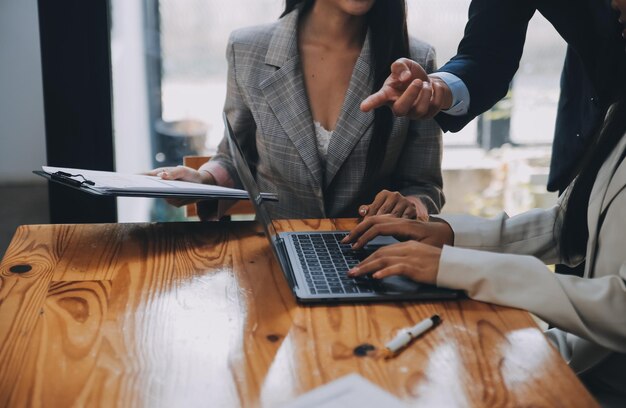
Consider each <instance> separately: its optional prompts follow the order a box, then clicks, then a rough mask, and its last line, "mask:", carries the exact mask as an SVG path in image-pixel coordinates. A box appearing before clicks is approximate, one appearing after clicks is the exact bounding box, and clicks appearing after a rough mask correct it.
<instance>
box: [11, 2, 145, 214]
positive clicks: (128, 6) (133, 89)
mask: <svg viewBox="0 0 626 408" xmlns="http://www.w3.org/2000/svg"><path fill="white" fill-rule="evenodd" d="M0 1H2V0H0ZM111 20H112V22H111V24H112V28H111V65H112V77H113V128H114V141H115V169H116V170H117V171H119V172H122V173H141V172H145V171H147V170H150V169H151V164H152V161H151V157H150V155H151V151H150V123H149V113H148V90H147V78H146V60H145V59H146V42H145V36H144V20H143V2H142V1H139V0H112V1H111ZM151 206H152V200H151V199H145V198H144V199H142V198H118V199H117V219H118V221H119V222H141V221H149V220H150V208H151Z"/></svg>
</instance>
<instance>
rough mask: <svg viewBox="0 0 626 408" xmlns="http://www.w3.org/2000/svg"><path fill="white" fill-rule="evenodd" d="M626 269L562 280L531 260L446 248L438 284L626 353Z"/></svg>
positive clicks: (537, 261) (528, 257)
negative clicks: (517, 309) (610, 273)
mask: <svg viewBox="0 0 626 408" xmlns="http://www.w3.org/2000/svg"><path fill="white" fill-rule="evenodd" d="M624 278H626V265H622V267H621V270H620V271H615V275H612V276H605V277H602V278H598V279H586V278H579V277H575V276H567V275H559V274H555V273H553V272H551V271H550V270H549V269H547V267H546V266H545V265H543V264H542V262H541V261H540V260H538V259H536V258H534V257H531V256H520V255H511V254H496V253H489V252H483V251H475V250H470V249H462V248H455V247H448V246H446V247H444V249H443V252H442V254H441V260H440V265H439V271H438V276H437V284H438V285H440V286H443V287H448V288H453V289H460V290H464V291H466V292H467V294H468V296H469V297H471V298H472V299H475V300H480V301H483V302H489V303H494V304H499V305H504V306H510V307H515V308H519V309H524V310H528V311H530V312H532V313H534V314H536V315H537V316H539V317H540V318H542V319H543V320H545V321H547V322H548V323H551V324H553V325H554V326H556V327H558V328H560V329H562V330H565V331H567V332H570V333H573V334H575V335H577V336H580V337H582V338H585V339H588V340H590V341H592V342H594V343H596V344H599V345H601V346H603V347H606V348H609V349H611V350H615V351H618V352H626V285H625V284H624Z"/></svg>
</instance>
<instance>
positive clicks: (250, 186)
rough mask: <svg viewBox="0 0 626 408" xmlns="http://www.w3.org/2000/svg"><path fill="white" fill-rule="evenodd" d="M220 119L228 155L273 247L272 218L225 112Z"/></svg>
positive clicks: (274, 235)
mask: <svg viewBox="0 0 626 408" xmlns="http://www.w3.org/2000/svg"><path fill="white" fill-rule="evenodd" d="M222 117H223V119H224V126H226V134H227V135H228V145H229V147H230V155H231V157H232V159H233V163H234V165H235V169H237V174H238V175H239V179H240V180H241V183H242V184H243V186H244V188H245V189H246V191H247V192H248V195H249V196H250V201H252V205H253V206H254V210H255V212H256V216H257V220H258V221H259V222H260V223H261V225H262V226H263V230H264V231H265V235H267V237H268V239H269V240H270V241H271V243H272V247H273V245H274V238H275V237H276V235H277V234H276V229H275V228H274V224H272V218H271V217H270V214H269V211H268V210H267V208H266V207H265V203H264V202H263V198H262V197H261V191H260V190H259V186H258V184H257V183H256V181H255V180H254V176H253V175H252V172H251V171H250V167H249V166H248V163H247V162H246V159H245V157H244V155H243V152H242V151H241V147H240V146H239V142H237V139H236V138H235V134H234V132H233V128H232V127H231V126H230V122H229V121H228V118H227V117H226V113H225V112H224V113H222Z"/></svg>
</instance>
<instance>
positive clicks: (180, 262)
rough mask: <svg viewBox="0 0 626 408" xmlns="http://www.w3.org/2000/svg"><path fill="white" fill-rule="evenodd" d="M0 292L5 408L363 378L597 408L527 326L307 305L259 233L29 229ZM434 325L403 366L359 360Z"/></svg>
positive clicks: (267, 392)
mask: <svg viewBox="0 0 626 408" xmlns="http://www.w3.org/2000/svg"><path fill="white" fill-rule="evenodd" d="M353 222H354V221H352V220H336V221H331V220H323V221H320V220H315V221H283V222H281V223H279V226H280V228H281V229H282V230H311V229H313V230H315V229H320V228H324V229H328V228H337V229H349V228H350V227H351V226H352V225H353ZM12 271H13V272H12ZM0 279H1V280H0V285H1V286H0V407H4V406H16V407H17V406H51V407H69V406H149V407H157V406H164V407H171V406H177V407H190V406H211V407H222V406H224V407H232V406H240V405H241V406H267V407H274V406H278V405H280V404H282V403H284V402H287V401H290V400H292V399H293V398H295V397H296V396H298V395H300V394H302V393H304V392H306V391H309V390H311V389H313V388H315V387H318V386H320V385H322V384H325V383H327V382H329V381H332V380H334V379H336V378H339V377H342V376H344V375H346V374H349V373H352V372H357V373H360V374H361V375H362V376H364V377H365V378H367V379H369V380H370V381H372V382H374V383H376V384H378V385H379V386H381V387H382V388H384V389H386V390H388V391H390V392H391V393H393V394H395V395H396V396H398V397H399V398H401V399H403V400H405V401H407V402H411V405H416V406H424V407H442V406H489V407H491V406H545V407H559V406H595V402H594V401H593V399H592V397H591V396H590V395H589V393H588V392H587V391H586V390H585V388H584V387H583V386H582V385H581V383H580V382H579V381H578V379H577V378H576V376H575V375H574V373H573V372H572V371H571V370H570V369H569V368H568V367H567V366H566V364H565V363H564V362H563V360H562V359H561V358H560V357H559V355H558V353H557V351H556V350H555V349H554V348H552V347H551V346H550V345H549V344H548V342H547V341H546V339H545V338H544V337H543V335H542V333H541V332H540V330H539V329H538V328H537V327H536V325H535V324H534V322H533V320H532V319H531V317H530V316H529V315H528V313H526V312H524V311H520V310H515V309H509V308H503V307H496V306H492V305H489V304H484V303H479V302H474V301H471V300H461V301H448V302H405V303H379V304H360V305H343V306H300V305H298V304H297V303H296V302H295V301H294V298H293V297H292V294H291V292H290V290H289V288H288V286H287V284H286V282H285V280H284V278H283V275H282V273H281V272H280V269H279V268H278V266H277V263H276V262H275V260H274V259H273V256H272V255H271V252H270V249H269V247H268V244H267V241H266V239H265V237H264V236H263V234H262V233H261V230H260V228H259V226H258V225H257V224H255V223H251V222H241V223H168V224H100V225H35V226H22V227H20V228H19V229H18V230H17V232H16V234H15V236H14V238H13V241H12V243H11V245H10V246H9V248H8V250H7V253H6V255H5V257H4V259H3V261H2V264H1V265H0ZM434 313H438V314H439V315H440V316H441V317H442V318H443V323H442V324H441V326H439V327H437V328H436V329H434V330H432V331H430V332H428V333H427V334H426V335H424V336H423V337H422V338H420V339H418V340H417V341H416V342H415V343H413V344H412V345H411V346H410V347H409V348H408V349H406V350H405V351H404V352H403V353H402V354H400V355H399V356H398V357H397V358H395V359H391V360H385V359H383V358H382V357H380V356H379V355H377V354H376V353H375V352H374V353H372V354H371V355H367V356H357V355H356V354H355V352H354V350H355V348H356V347H358V346H360V345H363V344H371V345H374V346H375V347H377V348H380V347H381V346H382V345H383V344H384V343H385V342H386V341H388V340H389V339H390V338H391V337H392V335H393V334H395V332H396V330H398V329H399V328H402V327H405V326H408V325H411V324H413V323H415V322H417V321H419V320H421V319H423V318H426V317H429V316H430V315H432V314H434Z"/></svg>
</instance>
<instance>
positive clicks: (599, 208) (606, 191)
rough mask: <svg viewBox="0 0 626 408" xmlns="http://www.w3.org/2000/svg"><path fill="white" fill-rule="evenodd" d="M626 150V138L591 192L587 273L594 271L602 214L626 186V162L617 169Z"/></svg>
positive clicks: (598, 177) (609, 160)
mask: <svg viewBox="0 0 626 408" xmlns="http://www.w3.org/2000/svg"><path fill="white" fill-rule="evenodd" d="M624 148H626V137H624V138H622V141H621V142H620V143H619V144H618V146H617V147H616V148H615V150H614V151H613V153H612V154H611V155H610V156H609V158H608V159H607V161H606V163H605V165H604V166H602V167H601V168H600V171H599V172H598V176H597V177H596V182H595V184H594V186H593V188H592V190H591V196H590V199H589V210H588V212H587V221H588V228H589V242H588V243H587V254H589V257H588V259H587V264H588V265H587V268H586V269H587V271H592V270H593V265H594V263H595V256H596V246H597V240H598V228H600V227H601V226H600V225H598V222H599V221H600V218H601V216H602V213H603V212H604V211H606V209H607V207H608V205H609V204H610V203H611V201H612V200H613V198H614V197H615V196H616V195H617V194H618V193H619V192H620V191H621V190H622V189H623V188H624V184H626V161H624V162H622V164H621V165H620V166H619V167H618V168H617V169H616V166H617V165H618V163H617V161H618V160H619V158H620V156H621V154H622V152H623V151H624Z"/></svg>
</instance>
